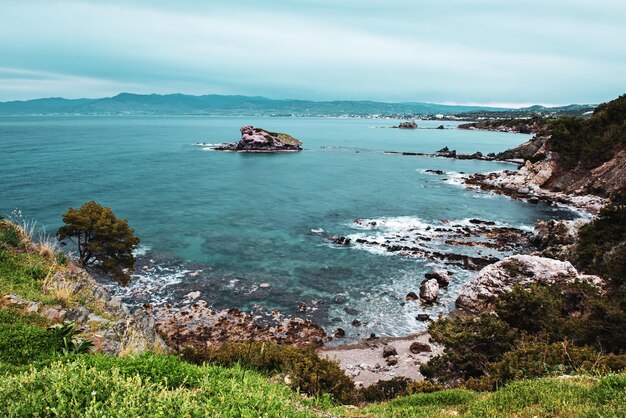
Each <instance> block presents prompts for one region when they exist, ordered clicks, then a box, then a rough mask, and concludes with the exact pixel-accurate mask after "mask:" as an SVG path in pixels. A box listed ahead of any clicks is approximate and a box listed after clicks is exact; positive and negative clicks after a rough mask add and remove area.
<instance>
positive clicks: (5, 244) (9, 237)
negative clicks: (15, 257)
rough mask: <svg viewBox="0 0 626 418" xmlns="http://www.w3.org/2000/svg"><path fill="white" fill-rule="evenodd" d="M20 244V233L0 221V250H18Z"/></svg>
mask: <svg viewBox="0 0 626 418" xmlns="http://www.w3.org/2000/svg"><path fill="white" fill-rule="evenodd" d="M21 242H22V237H21V234H20V232H19V231H18V230H17V228H15V227H14V226H13V225H11V224H9V223H7V222H5V221H0V249H9V248H18V247H20V245H21Z"/></svg>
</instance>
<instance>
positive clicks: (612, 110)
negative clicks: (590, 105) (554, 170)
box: [548, 95, 626, 169]
mask: <svg viewBox="0 0 626 418" xmlns="http://www.w3.org/2000/svg"><path fill="white" fill-rule="evenodd" d="M625 120H626V95H623V96H620V97H619V98H617V99H615V100H613V101H611V102H608V103H604V104H602V105H600V106H598V107H597V108H596V110H595V111H594V114H593V116H592V117H591V118H590V119H587V120H584V119H578V118H572V117H562V118H559V119H556V120H554V121H552V122H551V124H550V126H549V128H548V129H549V134H550V135H551V138H550V148H551V149H552V150H554V151H556V152H557V153H558V154H559V163H560V165H561V166H562V167H563V168H565V169H572V168H574V167H576V166H580V167H582V168H586V169H590V168H594V167H597V166H599V165H600V164H602V163H603V162H605V161H607V160H608V159H610V158H611V156H612V155H613V152H614V150H615V149H617V148H618V147H623V146H624V145H626V124H625V123H624V121H625Z"/></svg>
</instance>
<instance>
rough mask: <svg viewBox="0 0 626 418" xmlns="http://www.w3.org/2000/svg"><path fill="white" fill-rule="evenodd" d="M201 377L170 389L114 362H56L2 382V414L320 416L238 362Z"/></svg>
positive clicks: (209, 370)
mask: <svg viewBox="0 0 626 418" xmlns="http://www.w3.org/2000/svg"><path fill="white" fill-rule="evenodd" d="M195 367H198V369H199V371H200V372H201V377H200V379H199V381H198V382H197V386H196V387H194V388H187V387H184V386H181V387H176V388H171V387H168V386H167V385H166V384H164V383H163V382H161V381H159V380H158V379H157V380H153V379H151V378H150V377H149V376H145V375H142V374H135V375H131V374H126V373H124V372H122V371H121V369H120V368H119V367H117V366H115V365H113V367H111V368H109V369H107V370H100V369H98V368H96V367H93V366H92V365H91V364H90V361H88V360H87V359H85V358H77V359H76V360H74V361H72V362H69V363H53V364H52V365H50V366H49V367H46V368H43V369H39V370H37V369H34V368H33V369H31V370H29V371H26V372H22V373H19V374H15V375H11V376H8V377H5V378H3V379H2V380H1V381H0V399H2V400H3V402H2V403H0V415H2V416H16V417H17V416H48V415H60V416H86V417H90V416H164V417H169V416H177V417H184V416H193V417H195V416H207V417H261V416H262V417H309V416H319V414H318V413H317V412H316V410H315V409H313V405H312V402H311V401H305V400H303V399H301V398H300V397H299V396H298V395H296V394H295V393H293V392H292V391H291V390H290V389H289V388H288V387H286V386H285V385H282V384H272V383H270V382H269V381H268V380H267V378H266V377H264V376H262V375H260V374H258V373H256V372H252V371H249V370H248V371H245V370H244V369H242V368H241V367H239V366H234V367H230V368H224V367H220V366H195Z"/></svg>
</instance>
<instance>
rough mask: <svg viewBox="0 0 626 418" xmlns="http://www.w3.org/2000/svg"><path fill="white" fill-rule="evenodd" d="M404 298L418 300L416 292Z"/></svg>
mask: <svg viewBox="0 0 626 418" xmlns="http://www.w3.org/2000/svg"><path fill="white" fill-rule="evenodd" d="M404 298H405V299H406V300H417V294H416V293H415V292H409V293H407V294H406V296H405V297H404Z"/></svg>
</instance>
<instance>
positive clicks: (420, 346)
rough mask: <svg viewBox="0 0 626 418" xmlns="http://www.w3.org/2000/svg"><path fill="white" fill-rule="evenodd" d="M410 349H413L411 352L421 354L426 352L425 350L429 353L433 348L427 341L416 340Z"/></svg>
mask: <svg viewBox="0 0 626 418" xmlns="http://www.w3.org/2000/svg"><path fill="white" fill-rule="evenodd" d="M409 351H411V353H413V354H420V353H424V352H428V353H429V352H431V351H432V349H431V348H430V345H428V344H426V343H420V342H418V341H415V342H414V343H412V344H411V346H410V347H409Z"/></svg>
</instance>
